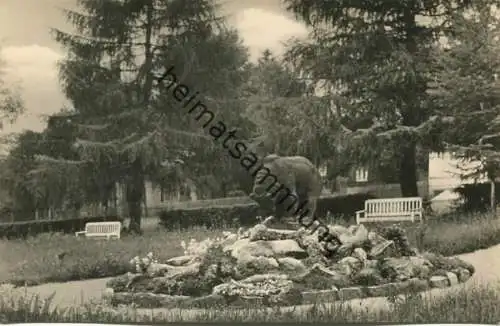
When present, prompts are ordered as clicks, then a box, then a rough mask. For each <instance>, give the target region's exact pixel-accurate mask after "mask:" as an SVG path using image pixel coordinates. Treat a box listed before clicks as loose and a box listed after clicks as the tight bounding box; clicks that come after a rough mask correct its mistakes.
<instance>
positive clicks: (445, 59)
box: [434, 2, 500, 207]
mask: <svg viewBox="0 0 500 326" xmlns="http://www.w3.org/2000/svg"><path fill="white" fill-rule="evenodd" d="M499 28H500V20H499V18H498V14H497V12H496V10H495V8H494V7H492V6H490V5H485V4H482V3H480V2H479V3H476V5H475V7H474V11H470V12H468V13H467V14H465V15H457V16H455V17H454V21H453V30H452V31H453V33H452V35H451V36H450V38H449V41H448V46H447V48H446V49H441V51H439V53H437V54H436V56H435V57H436V63H437V67H438V68H439V70H438V71H439V73H438V74H437V76H436V83H435V90H434V92H435V94H436V98H437V101H438V103H439V105H440V106H442V107H445V108H446V110H447V111H449V112H450V113H451V114H452V115H453V116H455V117H456V119H455V123H454V124H453V126H452V127H451V128H449V129H448V130H446V132H445V136H446V141H447V143H448V149H449V150H451V151H453V152H454V153H455V156H456V157H457V158H458V159H459V160H460V161H461V163H460V166H461V167H462V168H461V172H462V175H461V176H462V177H463V178H465V179H470V178H474V179H478V178H482V177H484V176H486V177H487V178H488V179H489V180H491V181H494V180H495V178H496V177H498V172H499V168H500V152H499V149H500V147H499V146H500V142H499V140H500V80H499V79H498V77H499V76H500V58H499V57H498V52H499V50H500V46H499V43H498V41H499V38H500V29H499ZM471 161H472V162H477V163H478V164H471V163H470V162H471ZM464 163H469V164H464ZM492 185H493V187H494V183H493V184H492ZM493 190H494V188H493ZM494 197H495V196H494V193H493V195H492V200H493V199H494ZM492 205H493V207H494V206H495V205H494V201H493V203H492Z"/></svg>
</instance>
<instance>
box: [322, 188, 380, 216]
mask: <svg viewBox="0 0 500 326" xmlns="http://www.w3.org/2000/svg"><path fill="white" fill-rule="evenodd" d="M374 198H376V197H375V196H373V195H372V194H369V193H359V194H352V195H344V196H336V197H333V196H332V197H321V198H319V199H318V202H317V207H316V216H320V217H324V216H327V215H328V213H330V214H331V215H334V216H339V217H344V218H347V219H349V218H351V217H353V216H354V215H355V214H356V211H359V210H362V209H364V208H365V201H366V200H368V199H374Z"/></svg>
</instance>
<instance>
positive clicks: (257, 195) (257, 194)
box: [250, 154, 322, 222]
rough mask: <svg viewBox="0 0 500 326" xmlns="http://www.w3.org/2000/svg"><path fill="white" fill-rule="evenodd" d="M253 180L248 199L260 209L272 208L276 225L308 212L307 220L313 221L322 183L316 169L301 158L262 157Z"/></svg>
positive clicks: (308, 161) (273, 155)
mask: <svg viewBox="0 0 500 326" xmlns="http://www.w3.org/2000/svg"><path fill="white" fill-rule="evenodd" d="M254 176H255V180H254V186H253V190H252V193H251V194H250V198H252V199H253V200H255V201H256V202H257V203H259V205H260V206H261V207H264V208H267V207H270V206H273V209H274V216H275V218H276V219H277V220H278V221H280V220H282V218H283V217H290V216H297V215H299V214H300V212H307V217H308V219H312V218H313V217H314V213H315V211H316V201H317V198H318V197H319V196H320V194H321V189H322V183H321V176H320V174H319V171H318V169H317V168H316V167H315V166H314V164H313V163H312V162H311V161H310V160H308V159H307V158H305V157H303V156H278V155H276V154H271V155H268V156H266V157H264V159H263V160H262V165H261V166H260V167H259V169H258V170H256V171H255V172H254ZM301 215H302V214H301ZM311 222H312V220H311Z"/></svg>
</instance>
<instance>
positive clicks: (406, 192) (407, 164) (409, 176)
mask: <svg viewBox="0 0 500 326" xmlns="http://www.w3.org/2000/svg"><path fill="white" fill-rule="evenodd" d="M415 161H416V144H415V143H414V142H412V143H410V144H408V145H406V146H404V147H403V149H402V150H401V161H400V165H399V184H400V186H401V194H402V196H403V197H418V187H417V165H416V162H415Z"/></svg>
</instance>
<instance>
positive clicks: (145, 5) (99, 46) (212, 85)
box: [33, 0, 246, 232]
mask: <svg viewBox="0 0 500 326" xmlns="http://www.w3.org/2000/svg"><path fill="white" fill-rule="evenodd" d="M78 3H79V8H80V11H67V16H68V19H69V21H70V22H71V23H72V24H73V25H74V27H75V29H76V32H77V33H76V34H71V33H67V32H63V31H60V30H56V29H54V30H53V32H54V35H55V38H56V40H57V41H58V42H59V43H60V44H61V45H63V46H64V47H65V48H66V50H67V56H66V58H65V59H64V60H63V61H62V62H61V64H60V76H61V81H62V85H63V90H64V92H65V94H66V96H67V97H68V98H69V99H70V100H71V102H72V104H73V112H72V124H73V125H74V126H77V128H76V130H77V133H76V137H75V138H76V140H75V142H74V147H73V148H74V150H75V151H76V153H77V154H78V157H77V158H75V159H74V160H73V161H71V162H69V161H68V160H66V161H63V160H59V162H60V163H62V164H66V165H67V166H74V167H79V169H80V171H82V169H83V171H84V172H82V173H73V172H72V171H69V170H59V171H60V173H62V175H64V177H65V178H71V177H74V178H75V180H74V183H75V184H79V183H81V182H82V181H81V176H82V175H84V176H86V177H87V178H90V179H92V180H95V181H96V183H97V186H98V188H99V189H101V190H102V189H104V190H105V193H104V195H106V194H107V195H108V196H105V197H104V198H102V200H103V201H106V200H107V199H109V198H108V197H109V195H110V194H111V193H112V192H113V191H114V186H115V185H116V184H118V183H120V184H123V185H125V189H126V191H125V192H126V194H125V197H126V201H127V204H128V213H129V215H130V217H131V222H130V229H131V231H136V232H140V224H141V223H140V221H141V204H142V201H143V199H144V183H145V181H146V180H153V181H156V182H165V177H167V176H171V177H172V173H171V172H172V171H173V172H175V171H179V169H170V170H169V172H165V169H167V167H168V166H170V165H171V164H170V163H172V162H186V164H185V167H183V169H182V170H183V173H184V175H185V176H189V177H191V178H193V179H194V178H196V177H197V176H200V175H201V176H203V175H204V174H205V175H206V174H208V171H206V168H205V170H203V168H204V167H203V166H202V164H201V162H203V160H204V159H205V157H204V155H205V154H207V153H210V150H211V149H212V148H213V144H212V143H211V142H212V140H211V139H210V138H208V137H206V136H205V135H203V134H202V132H201V131H200V130H199V126H198V125H197V124H196V121H194V120H193V119H192V118H191V117H189V116H188V115H187V114H186V112H183V111H182V110H181V108H182V107H181V105H180V104H179V103H177V101H176V100H175V98H174V97H173V96H172V93H171V90H169V89H168V88H167V87H165V85H163V84H161V83H158V78H159V76H161V74H162V73H163V71H165V70H167V69H169V68H170V67H173V68H174V70H175V72H176V75H177V76H178V77H179V80H178V82H182V83H184V84H186V85H189V87H190V88H192V89H194V90H196V91H198V92H199V93H200V94H202V95H200V98H206V100H207V102H208V101H209V97H223V96H226V97H230V96H234V93H232V91H231V90H232V89H234V87H235V86H236V87H237V85H238V83H239V82H240V79H241V76H240V67H241V66H243V65H244V64H245V62H246V49H245V48H243V47H242V45H241V42H240V41H239V38H238V35H237V34H236V33H235V32H234V31H232V30H228V29H227V28H226V27H225V25H224V24H223V19H222V18H221V17H218V16H217V11H216V9H217V8H216V6H215V4H214V2H213V1H211V0H195V1H190V2H189V3H188V2H185V1H178V0H175V1H166V0H126V1H118V0H110V1H105V2H102V1H98V0H80V1H79V2H78ZM230 109H234V108H227V110H223V111H224V112H223V113H224V115H226V116H229V117H233V118H234V119H237V118H235V116H236V117H237V116H238V111H237V110H233V111H231V110H230ZM42 161H45V164H43V162H41V165H40V168H39V169H38V170H36V171H34V173H33V176H35V175H38V176H39V177H40V178H43V175H44V174H47V173H48V172H47V170H49V169H51V168H52V167H55V166H56V165H55V164H54V162H52V161H51V159H48V158H45V159H43V160H42ZM35 172H36V173H35ZM212 172H214V171H212ZM68 173H69V174H68ZM174 174H175V173H174ZM174 176H175V175H174ZM55 179H57V178H55ZM179 179H181V178H179V177H177V178H173V179H170V180H173V181H175V180H179ZM100 194H102V192H101V193H100Z"/></svg>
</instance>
